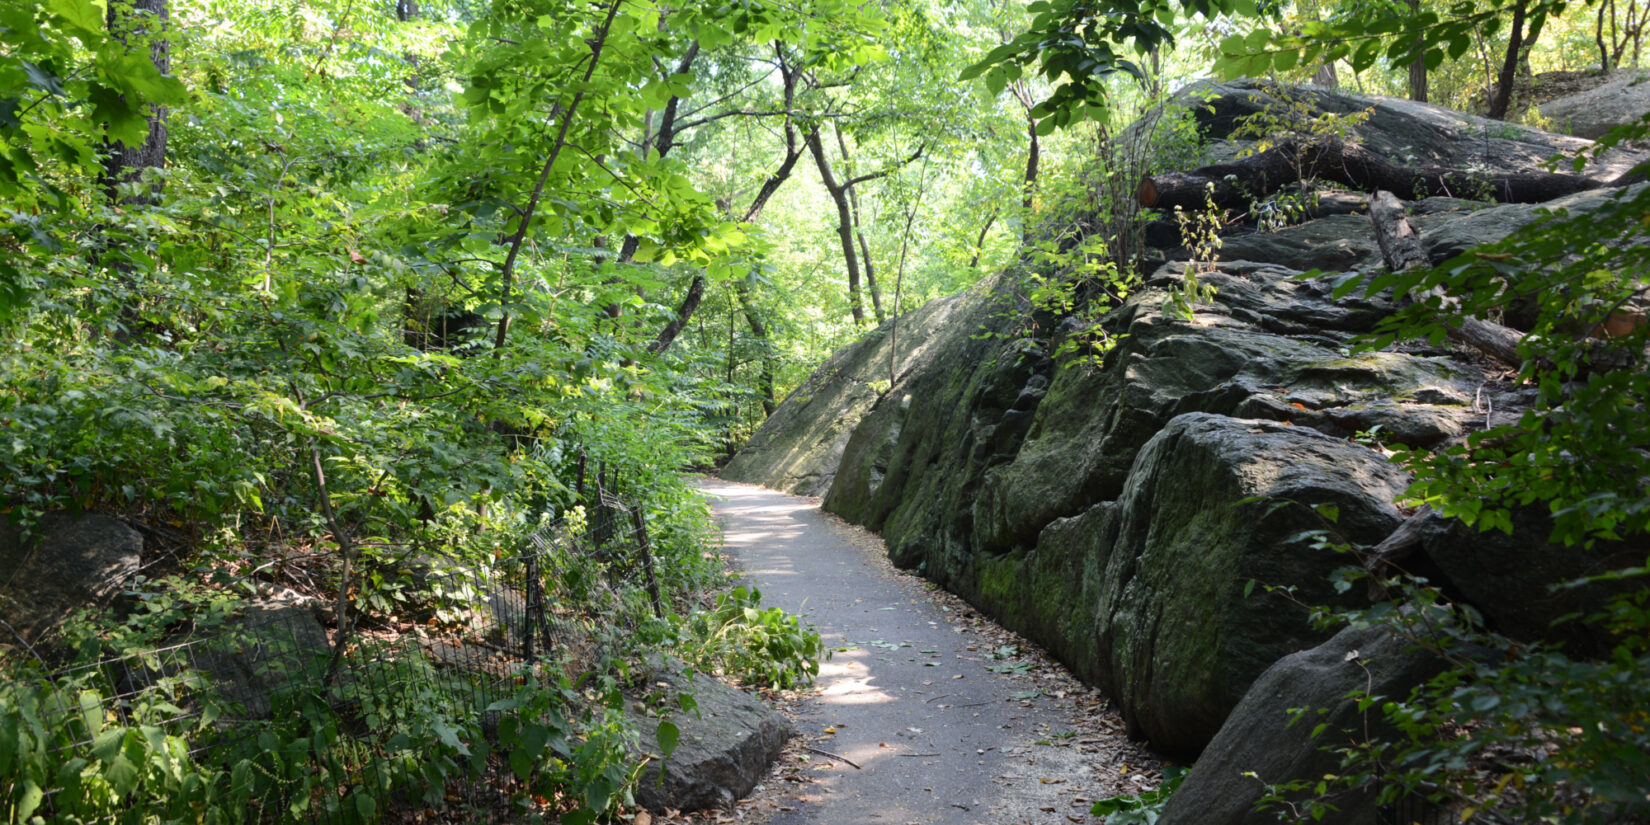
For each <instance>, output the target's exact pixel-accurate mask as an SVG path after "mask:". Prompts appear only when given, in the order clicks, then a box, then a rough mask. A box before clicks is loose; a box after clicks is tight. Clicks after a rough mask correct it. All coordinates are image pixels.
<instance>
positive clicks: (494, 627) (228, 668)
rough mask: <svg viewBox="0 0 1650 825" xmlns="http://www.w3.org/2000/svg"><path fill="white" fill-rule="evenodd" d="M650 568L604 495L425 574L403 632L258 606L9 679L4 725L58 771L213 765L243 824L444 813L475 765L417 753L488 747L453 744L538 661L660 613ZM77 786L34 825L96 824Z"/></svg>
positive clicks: (576, 654) (647, 553) (614, 502)
mask: <svg viewBox="0 0 1650 825" xmlns="http://www.w3.org/2000/svg"><path fill="white" fill-rule="evenodd" d="M584 524H587V525H588V526H587V527H586V526H584ZM654 573H655V571H654V568H653V559H652V548H651V546H650V540H649V536H648V533H647V525H646V522H645V520H644V518H643V515H642V510H641V508H640V507H639V506H634V505H631V504H629V503H627V502H625V501H623V500H620V499H618V498H617V497H614V496H612V495H610V494H607V493H606V492H605V491H601V490H598V494H597V495H596V497H595V501H594V506H593V507H592V508H591V511H590V515H589V517H588V519H587V520H586V521H585V522H584V523H583V524H570V523H568V522H566V521H558V522H554V523H547V524H545V525H544V526H542V527H540V528H539V529H538V530H536V531H534V532H533V533H532V534H531V535H530V536H528V538H527V539H526V541H525V542H524V543H523V545H522V546H521V547H520V548H519V551H518V552H517V553H515V554H513V555H505V556H502V557H499V558H495V559H491V560H488V561H486V562H473V561H467V562H457V561H431V562H426V563H425V564H423V565H422V569H420V570H419V571H418V579H419V581H418V583H417V586H416V587H415V588H413V589H412V591H411V592H412V593H413V595H412V596H410V597H407V596H404V597H403V602H402V603H401V606H400V609H401V612H402V614H403V615H402V617H401V621H400V622H399V623H385V622H382V621H375V620H373V617H365V618H364V619H363V618H362V617H357V616H354V615H353V614H354V613H355V611H353V610H351V611H346V613H347V614H351V615H347V616H345V617H342V618H343V619H344V621H323V619H331V618H337V617H330V616H326V614H325V611H326V605H325V604H323V603H322V602H320V601H318V600H313V599H311V600H303V599H295V598H294V599H287V600H280V601H268V602H261V603H256V604H252V605H250V606H248V607H246V608H245V609H244V610H242V611H241V613H240V615H239V616H237V617H235V618H234V619H233V620H232V621H231V622H226V623H225V625H224V627H223V628H222V629H219V630H218V631H216V632H213V633H209V634H208V633H199V634H192V635H185V636H180V637H177V638H176V639H175V640H174V641H173V642H172V643H170V644H166V645H163V646H157V647H154V648H152V649H146V650H142V651H139V652H133V653H128V654H125V655H121V656H117V657H113V658H107V659H104V660H102V661H98V662H95V663H92V664H85V665H80V666H77V667H73V668H69V669H64V670H59V671H57V672H54V673H51V674H49V675H45V676H39V677H31V679H30V683H29V684H13V685H11V686H10V690H11V691H12V697H14V700H15V701H16V702H17V703H18V706H17V710H18V711H19V712H18V713H17V714H15V716H16V719H13V720H11V721H7V720H5V719H0V726H4V725H7V724H26V725H32V726H35V727H37V728H39V729H40V731H39V738H43V739H44V741H47V742H49V745H48V747H49V748H50V749H52V750H54V751H55V752H54V753H53V754H52V756H53V757H54V762H53V764H61V765H71V766H82V767H83V766H84V765H102V766H103V767H105V768H107V767H108V766H111V765H115V766H118V764H119V760H121V759H123V758H125V757H123V756H122V755H121V754H122V753H123V751H122V750H121V749H122V748H123V747H127V746H128V744H129V743H130V741H132V740H130V737H138V739H137V740H135V741H136V743H137V746H138V747H137V749H136V750H135V751H132V753H134V754H137V753H141V754H143V755H144V758H145V759H149V760H150V761H153V760H154V759H160V758H161V757H165V758H166V759H176V760H188V761H189V762H191V763H196V764H210V765H215V766H219V768H220V769H219V770H217V771H216V772H215V773H214V772H212V771H208V772H206V773H203V774H202V776H203V777H205V780H204V781H211V782H215V783H217V784H218V787H216V788H213V789H210V793H208V790H207V789H202V793H203V797H202V798H207V797H208V796H210V797H211V798H214V799H217V800H220V801H222V800H229V801H230V802H231V803H233V804H235V805H237V806H238V808H239V809H240V810H242V811H244V812H245V813H246V817H245V819H246V821H310V822H325V823H343V822H357V821H363V820H372V819H381V818H382V817H383V816H385V815H386V814H387V813H389V812H390V811H393V810H395V809H396V808H406V809H411V808H419V809H426V808H432V807H442V806H444V805H445V804H446V803H449V802H452V801H454V800H455V799H466V798H472V797H473V796H474V794H475V793H476V792H477V791H478V789H477V788H473V787H472V788H465V787H455V780H454V778H453V777H454V776H460V775H462V776H466V777H469V778H468V779H467V780H462V781H459V784H463V782H470V783H472V784H476V783H478V782H479V783H483V784H484V783H485V781H486V779H485V778H486V776H487V774H488V768H487V766H486V764H485V756H484V755H483V756H482V757H480V763H479V764H475V765H471V766H470V768H471V769H470V770H468V771H451V770H444V769H435V770H432V769H431V768H430V765H429V764H428V763H427V762H426V761H425V755H424V754H422V753H421V750H420V746H419V743H420V742H433V741H446V742H449V743H450V744H456V745H458V748H457V751H458V752H461V753H468V754H471V755H472V756H473V755H474V754H476V753H478V752H479V753H483V754H484V753H485V748H482V749H479V750H477V749H472V748H470V747H468V745H469V744H472V743H466V742H463V741H461V740H462V739H463V738H464V737H465V736H473V735H474V733H476V732H480V734H481V736H482V737H487V736H489V735H490V734H491V733H492V732H494V731H495V730H496V725H497V724H498V717H499V714H498V712H497V711H496V710H495V709H494V708H495V706H496V705H497V704H498V703H500V701H501V700H504V699H507V698H508V697H510V696H512V695H514V694H515V693H516V691H517V690H518V684H519V682H520V680H522V679H524V678H526V676H525V674H527V673H529V672H531V667H532V666H533V665H534V664H535V663H539V662H541V661H543V660H545V659H546V658H549V657H556V658H557V659H558V660H563V661H565V660H566V659H567V658H568V657H572V658H574V659H578V660H581V661H586V662H588V661H594V660H599V659H600V658H601V655H602V653H603V651H599V650H598V651H594V652H592V651H588V650H586V651H571V650H565V649H564V648H570V647H578V646H580V645H583V646H586V647H588V646H590V645H592V644H595V645H598V646H599V645H600V644H602V642H601V641H599V640H598V641H595V642H592V641H591V638H593V636H592V634H590V633H587V632H584V631H585V630H587V629H588V628H590V627H591V626H600V627H601V628H602V630H603V631H605V638H609V639H611V638H616V637H622V636H623V635H624V634H625V633H626V632H628V631H630V630H633V629H634V626H635V625H636V624H637V623H639V622H641V621H645V620H646V615H647V614H652V615H653V616H655V617H657V616H659V615H661V613H662V606H661V604H660V594H659V586H658V582H657V579H656V577H655V575H654ZM638 614H640V615H638ZM596 635H601V634H596ZM17 720H22V721H21V722H18V721H17ZM0 732H3V731H0ZM137 758H138V757H137V756H135V755H134V756H133V757H132V760H135V759H137ZM132 760H128V761H132ZM162 761H164V760H162ZM138 767H140V768H141V766H138ZM437 767H438V768H439V767H440V766H437ZM77 769H80V768H77ZM82 772H83V773H84V771H82ZM70 774H73V771H70V770H67V769H65V770H64V771H63V772H62V774H61V775H60V776H59V777H58V780H59V781H56V782H54V783H52V786H51V787H42V788H40V789H39V797H40V798H39V802H38V805H37V808H36V812H37V814H39V815H43V816H44V817H45V818H46V820H47V821H51V820H52V819H53V815H54V814H69V815H70V816H67V817H66V818H67V819H70V820H74V821H99V819H100V817H83V816H75V815H73V814H75V811H74V810H73V809H74V808H75V806H77V805H81V804H82V802H83V800H84V798H85V796H86V795H85V794H84V793H83V791H84V788H81V787H80V786H79V785H78V784H77V783H78V782H79V779H78V778H77V777H78V776H79V775H80V774H75V775H70ZM105 778H106V777H105ZM118 781H119V780H118V779H116V780H112V782H118ZM117 796H119V794H117ZM77 800H80V801H77ZM181 804H187V800H182V801H181ZM386 806H387V807H386ZM101 821H109V822H117V821H143V818H142V817H141V816H140V817H139V818H137V819H133V818H132V817H129V816H126V815H123V814H121V813H119V812H118V811H117V812H113V813H108V812H105V813H104V814H103V815H102V816H101Z"/></svg>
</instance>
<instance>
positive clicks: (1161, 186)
mask: <svg viewBox="0 0 1650 825" xmlns="http://www.w3.org/2000/svg"><path fill="white" fill-rule="evenodd" d="M1309 179H1320V180H1325V181H1331V182H1334V183H1339V184H1344V185H1346V186H1351V187H1354V188H1356V189H1359V190H1362V191H1365V192H1374V191H1378V190H1385V191H1388V192H1391V193H1393V194H1394V195H1396V196H1398V197H1399V198H1402V199H1404V200H1419V199H1421V198H1424V197H1427V196H1430V195H1452V196H1455V197H1463V196H1485V195H1487V196H1488V197H1489V198H1490V199H1492V200H1496V201H1500V202H1503V203H1542V202H1545V201H1549V200H1552V199H1553V198H1559V197H1563V196H1565V195H1570V194H1574V193H1576V192H1582V191H1586V190H1589V189H1598V188H1601V187H1603V186H1604V184H1602V183H1599V182H1598V181H1596V180H1591V179H1589V178H1584V177H1581V176H1579V175H1561V174H1548V173H1529V172H1514V173H1498V174H1491V175H1484V174H1479V173H1473V172H1466V171H1462V170H1459V169H1444V168H1440V167H1429V166H1421V167H1411V166H1399V165H1398V164H1395V163H1392V162H1390V161H1387V160H1386V159H1385V158H1382V157H1380V156H1378V155H1376V154H1374V153H1372V152H1370V151H1368V150H1367V149H1364V148H1363V147H1361V146H1357V145H1355V144H1351V143H1347V142H1346V141H1342V140H1330V141H1326V142H1324V143H1319V144H1313V143H1307V142H1304V141H1289V142H1287V143H1284V144H1283V145H1281V146H1278V147H1276V148H1273V149H1269V150H1267V151H1265V152H1259V153H1257V154H1254V155H1250V156H1249V157H1246V158H1241V159H1239V160H1236V161H1233V162H1232V163H1222V164H1216V165H1213V166H1205V167H1203V168H1201V169H1194V170H1192V171H1190V172H1177V173H1173V174H1168V175H1155V176H1147V177H1146V178H1144V179H1143V180H1142V181H1141V182H1140V190H1139V198H1140V204H1141V205H1142V206H1146V207H1151V208H1154V209H1162V210H1165V211H1168V210H1172V209H1174V208H1175V207H1180V208H1182V209H1202V208H1203V206H1204V202H1205V200H1204V199H1205V193H1208V192H1210V187H1213V192H1212V195H1213V199H1214V204H1215V206H1216V207H1219V208H1222V209H1243V208H1247V207H1248V206H1249V204H1250V203H1251V202H1252V201H1254V200H1258V199H1261V198H1264V197H1266V196H1267V195H1270V194H1271V193H1273V192H1276V191H1277V190H1279V189H1281V188H1283V187H1285V186H1289V185H1291V184H1295V183H1299V182H1300V181H1302V180H1309Z"/></svg>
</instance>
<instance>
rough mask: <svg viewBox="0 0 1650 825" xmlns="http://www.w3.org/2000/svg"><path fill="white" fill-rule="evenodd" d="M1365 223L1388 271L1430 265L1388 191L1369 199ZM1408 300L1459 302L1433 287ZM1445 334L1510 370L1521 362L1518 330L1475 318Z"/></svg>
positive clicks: (1449, 327)
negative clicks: (1508, 365) (1373, 235)
mask: <svg viewBox="0 0 1650 825" xmlns="http://www.w3.org/2000/svg"><path fill="white" fill-rule="evenodd" d="M1369 222H1370V223H1371V224H1372V225H1373V226H1374V227H1375V241H1376V243H1378V244H1380V246H1381V258H1382V260H1384V261H1385V262H1386V265H1387V268H1388V269H1390V270H1392V271H1393V272H1402V271H1404V270H1406V269H1410V268H1412V267H1417V266H1431V265H1432V261H1431V260H1430V259H1429V258H1427V253H1426V250H1424V249H1422V248H1421V236H1420V235H1419V234H1418V233H1417V232H1416V231H1415V227H1413V226H1411V225H1410V223H1409V219H1408V218H1406V217H1404V207H1403V205H1402V204H1400V203H1399V202H1398V199H1397V198H1396V197H1394V196H1393V194H1392V193H1391V192H1386V191H1379V192H1376V193H1375V194H1374V195H1371V196H1370V198H1369ZM1410 297H1411V298H1412V299H1413V300H1416V301H1425V300H1428V299H1431V298H1437V299H1438V300H1439V301H1441V302H1443V306H1444V307H1445V308H1450V307H1453V306H1455V305H1456V304H1457V303H1459V302H1458V301H1457V300H1456V299H1454V298H1451V297H1450V296H1448V295H1445V294H1444V291H1443V290H1442V289H1437V288H1434V289H1429V290H1427V291H1425V292H1422V293H1419V294H1417V295H1413V296H1410ZM1445 333H1446V334H1447V335H1449V337H1450V338H1453V339H1455V340H1457V341H1460V342H1461V343H1463V344H1466V345H1468V346H1470V347H1474V348H1476V349H1477V350H1478V351H1480V352H1482V353H1484V354H1485V355H1488V356H1490V357H1491V358H1494V359H1496V360H1498V361H1501V362H1503V363H1506V364H1510V365H1512V366H1514V367H1516V366H1519V365H1521V364H1522V363H1523V358H1522V357H1520V356H1519V354H1518V342H1519V341H1522V340H1523V339H1524V333H1522V332H1519V331H1518V330H1515V329H1512V328H1510V327H1505V326H1502V325H1500V324H1497V323H1493V322H1490V321H1485V320H1481V319H1478V318H1466V319H1463V320H1462V321H1461V323H1460V324H1449V325H1447V326H1446V327H1445Z"/></svg>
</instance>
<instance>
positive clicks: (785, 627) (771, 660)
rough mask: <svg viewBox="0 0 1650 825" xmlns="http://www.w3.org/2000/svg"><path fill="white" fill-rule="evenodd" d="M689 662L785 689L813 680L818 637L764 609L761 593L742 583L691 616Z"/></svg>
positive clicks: (819, 649) (780, 614)
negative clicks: (707, 608) (708, 606)
mask: <svg viewBox="0 0 1650 825" xmlns="http://www.w3.org/2000/svg"><path fill="white" fill-rule="evenodd" d="M688 632H689V634H690V636H689V638H688V640H687V646H686V649H687V650H689V651H690V653H689V658H690V659H691V660H693V661H694V662H696V663H697V664H699V666H701V667H706V668H715V669H720V670H722V671H724V672H726V673H727V674H728V675H730V676H734V677H736V678H738V679H740V680H741V681H744V682H746V683H748V684H755V685H761V686H764V687H774V688H782V689H789V688H795V687H801V686H803V685H806V684H809V683H811V682H813V679H814V677H815V676H817V675H818V674H819V660H820V657H821V656H825V657H827V658H828V657H829V656H830V653H829V652H828V651H826V650H825V648H824V646H823V644H822V643H821V642H820V639H819V634H818V633H815V632H814V631H813V630H812V629H805V628H803V626H802V622H801V620H800V619H798V618H797V617H795V616H792V615H789V614H787V613H786V612H785V611H783V610H781V609H779V608H777V607H762V592H761V591H760V590H756V589H754V588H746V587H744V586H743V585H741V586H738V587H735V588H733V589H732V590H730V591H727V592H725V593H720V594H717V596H716V603H715V605H714V606H713V607H712V608H711V609H709V610H706V611H703V612H700V613H697V614H695V615H694V616H693V618H692V622H691V624H690V626H689V628H688Z"/></svg>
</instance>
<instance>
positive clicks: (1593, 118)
mask: <svg viewBox="0 0 1650 825" xmlns="http://www.w3.org/2000/svg"><path fill="white" fill-rule="evenodd" d="M1598 80H1602V82H1600V83H1598V85H1596V86H1594V87H1593V88H1591V89H1588V90H1586V91H1583V92H1577V93H1575V94H1570V95H1565V96H1563V97H1559V98H1555V99H1552V100H1548V101H1547V102H1545V103H1542V104H1541V105H1540V110H1541V117H1542V119H1543V120H1546V121H1549V122H1551V123H1552V124H1553V128H1556V129H1560V130H1563V131H1564V132H1567V133H1569V134H1572V135H1575V136H1577V137H1584V138H1595V139H1596V138H1600V137H1603V136H1604V133H1605V132H1608V131H1610V130H1611V129H1614V128H1616V127H1617V126H1625V125H1627V124H1630V123H1637V122H1638V121H1639V120H1640V119H1641V118H1643V117H1644V116H1645V115H1647V114H1650V69H1641V68H1631V69H1617V70H1615V71H1614V72H1611V73H1610V75H1609V76H1608V77H1602V78H1598Z"/></svg>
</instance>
